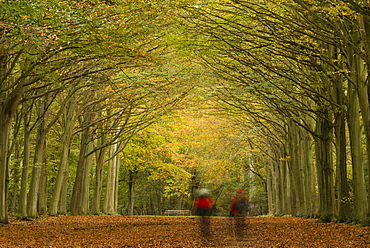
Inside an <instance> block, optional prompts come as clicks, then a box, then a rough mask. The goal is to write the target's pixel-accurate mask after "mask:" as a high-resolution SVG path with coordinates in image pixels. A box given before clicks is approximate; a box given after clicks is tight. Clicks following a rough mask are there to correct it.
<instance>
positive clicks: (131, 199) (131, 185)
mask: <svg viewBox="0 0 370 248" xmlns="http://www.w3.org/2000/svg"><path fill="white" fill-rule="evenodd" d="M128 173H129V175H128V177H129V178H128V179H129V180H128V215H130V216H131V215H134V206H135V179H136V174H137V172H135V171H128Z"/></svg>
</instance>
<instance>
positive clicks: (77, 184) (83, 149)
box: [70, 116, 90, 214]
mask: <svg viewBox="0 0 370 248" xmlns="http://www.w3.org/2000/svg"><path fill="white" fill-rule="evenodd" d="M84 117H85V118H84V120H81V121H80V125H81V126H85V125H84V124H87V123H85V122H90V121H89V120H88V117H87V116H84ZM81 119H83V118H81ZM89 131H90V128H89V127H88V124H87V125H86V126H85V128H84V129H83V131H82V134H81V137H80V155H79V159H78V164H77V171H76V177H75V181H74V184H73V192H72V199H71V208H70V210H71V213H72V214H80V213H81V212H80V211H81V204H82V202H81V198H82V186H83V179H84V178H85V177H88V176H89V175H86V173H87V171H86V154H87V147H88V143H89V140H90V138H89Z"/></svg>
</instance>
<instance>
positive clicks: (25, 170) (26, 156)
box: [18, 102, 31, 220]
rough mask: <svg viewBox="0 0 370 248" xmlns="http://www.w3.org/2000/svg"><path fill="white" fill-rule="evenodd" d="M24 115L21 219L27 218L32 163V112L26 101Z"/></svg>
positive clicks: (19, 213)
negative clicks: (29, 177)
mask: <svg viewBox="0 0 370 248" xmlns="http://www.w3.org/2000/svg"><path fill="white" fill-rule="evenodd" d="M22 116H23V146H24V148H23V162H22V163H23V165H22V178H21V189H20V195H19V211H18V215H19V216H18V218H19V219H21V220H22V219H27V218H28V214H27V192H28V174H29V165H30V144H31V142H30V136H31V131H30V118H31V112H30V111H29V110H28V108H27V106H26V103H25V102H24V103H23V107H22Z"/></svg>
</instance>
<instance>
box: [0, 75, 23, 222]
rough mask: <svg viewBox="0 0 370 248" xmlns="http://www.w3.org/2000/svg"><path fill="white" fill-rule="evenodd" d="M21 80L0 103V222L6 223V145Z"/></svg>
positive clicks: (19, 96) (7, 167) (21, 85)
mask: <svg viewBox="0 0 370 248" xmlns="http://www.w3.org/2000/svg"><path fill="white" fill-rule="evenodd" d="M22 90H23V82H20V83H18V85H17V88H16V89H15V90H14V91H13V92H12V93H11V95H10V96H9V98H8V99H5V100H4V101H3V103H2V104H1V105H0V223H8V184H9V181H8V180H9V165H8V163H7V162H8V160H7V158H8V148H9V147H8V146H9V137H10V130H11V123H12V121H13V117H14V115H15V112H16V110H17V107H18V105H19V102H20V100H21V95H22Z"/></svg>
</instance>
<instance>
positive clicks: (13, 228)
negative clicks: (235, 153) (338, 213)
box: [0, 215, 370, 248]
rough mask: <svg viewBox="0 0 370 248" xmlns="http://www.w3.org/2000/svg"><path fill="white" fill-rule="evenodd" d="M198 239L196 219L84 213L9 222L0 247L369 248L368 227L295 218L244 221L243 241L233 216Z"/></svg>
mask: <svg viewBox="0 0 370 248" xmlns="http://www.w3.org/2000/svg"><path fill="white" fill-rule="evenodd" d="M210 221H211V227H210V229H211V234H210V235H209V236H206V237H205V236H203V235H202V233H201V232H200V226H199V218H198V217H159V216H158V217H144V216H137V217H127V216H120V215H99V216H92V215H84V216H59V217H41V218H39V219H37V220H34V221H17V220H15V219H11V221H10V224H9V225H2V226H0V246H1V247H171V248H175V247H261V248H262V247H274V248H277V247H279V248H280V247H328V248H329V247H330V248H331V247H333V248H334V247H356V248H358V247H370V228H369V227H360V226H358V225H349V224H344V223H340V224H338V223H316V219H303V218H297V217H248V218H246V223H247V225H246V226H245V230H244V235H243V237H237V236H236V235H235V230H234V228H233V218H229V217H211V218H210Z"/></svg>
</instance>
